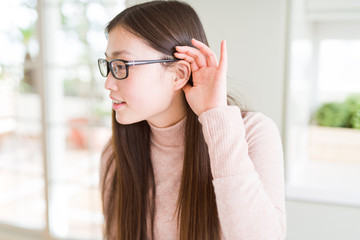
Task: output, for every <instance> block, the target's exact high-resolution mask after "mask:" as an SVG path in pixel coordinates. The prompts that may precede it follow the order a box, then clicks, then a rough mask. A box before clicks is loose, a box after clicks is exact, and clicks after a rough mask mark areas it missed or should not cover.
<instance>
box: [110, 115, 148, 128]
mask: <svg viewBox="0 0 360 240" xmlns="http://www.w3.org/2000/svg"><path fill="white" fill-rule="evenodd" d="M115 118H116V121H117V122H118V123H120V124H122V125H130V124H133V123H138V122H141V121H143V120H144V119H134V118H133V119H131V118H126V117H123V116H122V117H120V116H118V115H117V114H116V116H115Z"/></svg>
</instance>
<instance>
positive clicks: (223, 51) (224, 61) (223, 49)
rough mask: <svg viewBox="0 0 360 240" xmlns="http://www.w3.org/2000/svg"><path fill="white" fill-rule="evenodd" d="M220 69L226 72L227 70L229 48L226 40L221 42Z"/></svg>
mask: <svg viewBox="0 0 360 240" xmlns="http://www.w3.org/2000/svg"><path fill="white" fill-rule="evenodd" d="M219 70H221V71H224V72H226V71H227V49H226V40H223V41H222V42H221V53H220V62H219Z"/></svg>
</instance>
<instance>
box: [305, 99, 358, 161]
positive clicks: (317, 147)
mask: <svg viewBox="0 0 360 240" xmlns="http://www.w3.org/2000/svg"><path fill="white" fill-rule="evenodd" d="M308 144H309V146H308V147H309V148H308V149H309V158H310V159H311V160H324V161H342V162H357V163H360V94H352V95H350V96H349V97H347V99H346V100H345V101H343V102H326V103H324V104H322V105H321V106H320V107H319V108H318V109H317V110H316V111H315V114H314V117H313V119H312V121H311V125H310V126H309V141H308Z"/></svg>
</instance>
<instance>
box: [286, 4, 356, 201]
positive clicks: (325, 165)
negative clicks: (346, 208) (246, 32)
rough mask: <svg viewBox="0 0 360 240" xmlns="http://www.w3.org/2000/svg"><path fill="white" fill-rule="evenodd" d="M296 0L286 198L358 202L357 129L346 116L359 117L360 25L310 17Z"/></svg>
mask: <svg viewBox="0 0 360 240" xmlns="http://www.w3.org/2000/svg"><path fill="white" fill-rule="evenodd" d="M301 4H302V2H301V1H294V5H293V6H292V12H291V18H292V20H291V22H292V23H291V28H290V29H291V34H290V35H291V42H290V70H289V89H288V91H289V93H288V94H287V96H288V99H287V109H286V114H287V118H286V119H287V123H286V126H287V129H286V139H287V144H286V155H287V159H288V164H287V189H286V193H287V197H288V198H295V199H307V200H311V201H321V202H330V203H341V204H349V205H357V206H358V205H360V201H359V199H360V189H359V187H358V184H357V183H358V182H359V181H360V175H359V172H360V157H359V156H360V130H359V129H358V128H359V127H358V128H355V127H354V126H355V125H353V126H351V124H350V122H352V121H351V120H350V119H353V117H352V116H355V115H356V114H354V113H355V111H359V116H358V120H356V121H360V84H359V83H360V82H359V79H360V70H359V63H360V40H359V31H358V29H359V28H360V25H359V24H358V23H356V22H349V23H351V24H349V23H348V22H342V21H333V22H332V21H329V22H321V21H320V22H315V21H311V19H308V15H307V13H308V12H306V8H305V7H304V6H302V5H301ZM354 94H357V95H354ZM350 96H357V97H353V98H352V100H351V101H349V102H348V103H346V104H345V103H344V102H345V100H347V99H349V97H350ZM356 99H357V100H356ZM350 102H351V106H352V107H351V109H352V110H351V111H350V107H349V106H350ZM328 103H331V105H327V106H328V107H327V108H324V106H325V104H328ZM321 108H322V109H323V110H322V113H321V117H317V116H319V115H320V114H319V113H320V109H321ZM350 112H353V113H350ZM331 114H332V115H331ZM324 116H326V117H324ZM325 120H326V121H325ZM325 122H326V123H330V125H331V126H330V125H328V126H325V125H324V123H325Z"/></svg>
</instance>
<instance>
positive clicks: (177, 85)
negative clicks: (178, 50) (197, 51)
mask: <svg viewBox="0 0 360 240" xmlns="http://www.w3.org/2000/svg"><path fill="white" fill-rule="evenodd" d="M175 68H176V78H175V80H174V90H179V89H182V88H183V87H184V86H185V85H186V83H187V82H188V81H189V78H190V76H191V67H190V63H188V62H187V61H185V60H180V61H177V62H176V65H175Z"/></svg>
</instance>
